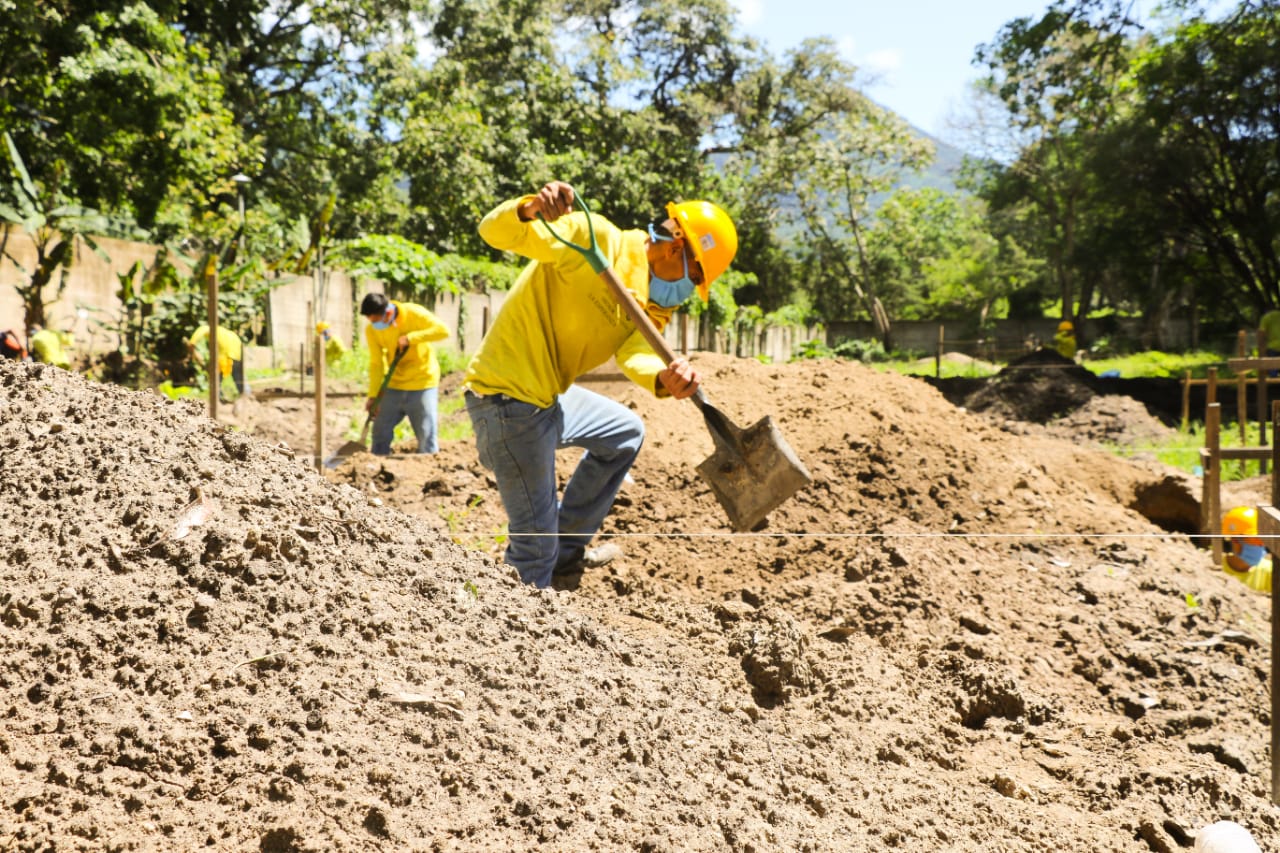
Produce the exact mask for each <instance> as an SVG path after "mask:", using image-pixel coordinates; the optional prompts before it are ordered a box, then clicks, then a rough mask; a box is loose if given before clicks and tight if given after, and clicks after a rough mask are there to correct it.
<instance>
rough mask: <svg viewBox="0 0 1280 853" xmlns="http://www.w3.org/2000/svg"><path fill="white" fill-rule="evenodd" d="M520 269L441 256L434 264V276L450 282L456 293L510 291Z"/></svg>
mask: <svg viewBox="0 0 1280 853" xmlns="http://www.w3.org/2000/svg"><path fill="white" fill-rule="evenodd" d="M521 269H523V265H516V264H510V263H501V262H496V261H490V260H487V259H485V258H470V257H464V256H462V255H453V254H449V255H441V256H440V258H439V259H438V260H437V262H436V274H437V275H438V276H440V277H441V278H442V279H444V280H446V281H449V282H452V283H453V284H454V285H455V286H456V287H457V291H456V292H461V293H485V292H487V291H490V290H504V291H505V290H510V289H511V285H513V284H515V282H516V277H517V276H518V275H520V270H521Z"/></svg>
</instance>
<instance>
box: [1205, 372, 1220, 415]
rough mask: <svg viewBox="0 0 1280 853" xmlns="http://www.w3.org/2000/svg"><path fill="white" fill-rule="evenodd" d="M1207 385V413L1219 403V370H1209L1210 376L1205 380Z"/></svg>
mask: <svg viewBox="0 0 1280 853" xmlns="http://www.w3.org/2000/svg"><path fill="white" fill-rule="evenodd" d="M1205 383H1206V384H1205V389H1204V405H1205V410H1206V412H1207V411H1208V407H1209V406H1212V405H1213V404H1214V403H1216V402H1218V368H1216V367H1210V368H1209V376H1208V378H1206V379H1205Z"/></svg>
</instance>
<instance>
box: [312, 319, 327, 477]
mask: <svg viewBox="0 0 1280 853" xmlns="http://www.w3.org/2000/svg"><path fill="white" fill-rule="evenodd" d="M314 343H315V346H314V349H313V361H314V363H315V367H314V370H315V373H316V467H317V468H320V469H323V468H324V339H323V338H322V337H321V335H320V333H319V332H316V334H315V341H314Z"/></svg>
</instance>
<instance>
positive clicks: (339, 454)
mask: <svg viewBox="0 0 1280 853" xmlns="http://www.w3.org/2000/svg"><path fill="white" fill-rule="evenodd" d="M368 452H369V445H367V444H365V443H364V442H363V441H348V442H347V443H346V444H344V445H342V446H341V447H339V448H338V449H337V450H335V451H334V452H333V455H332V456H330V457H329V458H328V459H326V460H324V467H326V468H337V467H338V466H340V465H341V464H342V463H343V462H344V461H346V460H347V459H349V458H350V457H352V456H355V455H356V454H357V453H368Z"/></svg>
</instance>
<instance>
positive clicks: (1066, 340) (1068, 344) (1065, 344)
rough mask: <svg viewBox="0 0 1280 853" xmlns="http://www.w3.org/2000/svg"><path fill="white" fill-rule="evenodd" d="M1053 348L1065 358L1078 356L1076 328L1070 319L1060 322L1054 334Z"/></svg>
mask: <svg viewBox="0 0 1280 853" xmlns="http://www.w3.org/2000/svg"><path fill="white" fill-rule="evenodd" d="M1053 348H1054V349H1056V350H1057V351H1058V355H1060V356H1062V357H1063V358H1070V359H1074V358H1075V357H1076V330H1075V327H1074V326H1072V325H1071V321H1070V320H1063V321H1062V322H1061V323H1059V324H1058V331H1057V332H1055V333H1054V336H1053Z"/></svg>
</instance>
